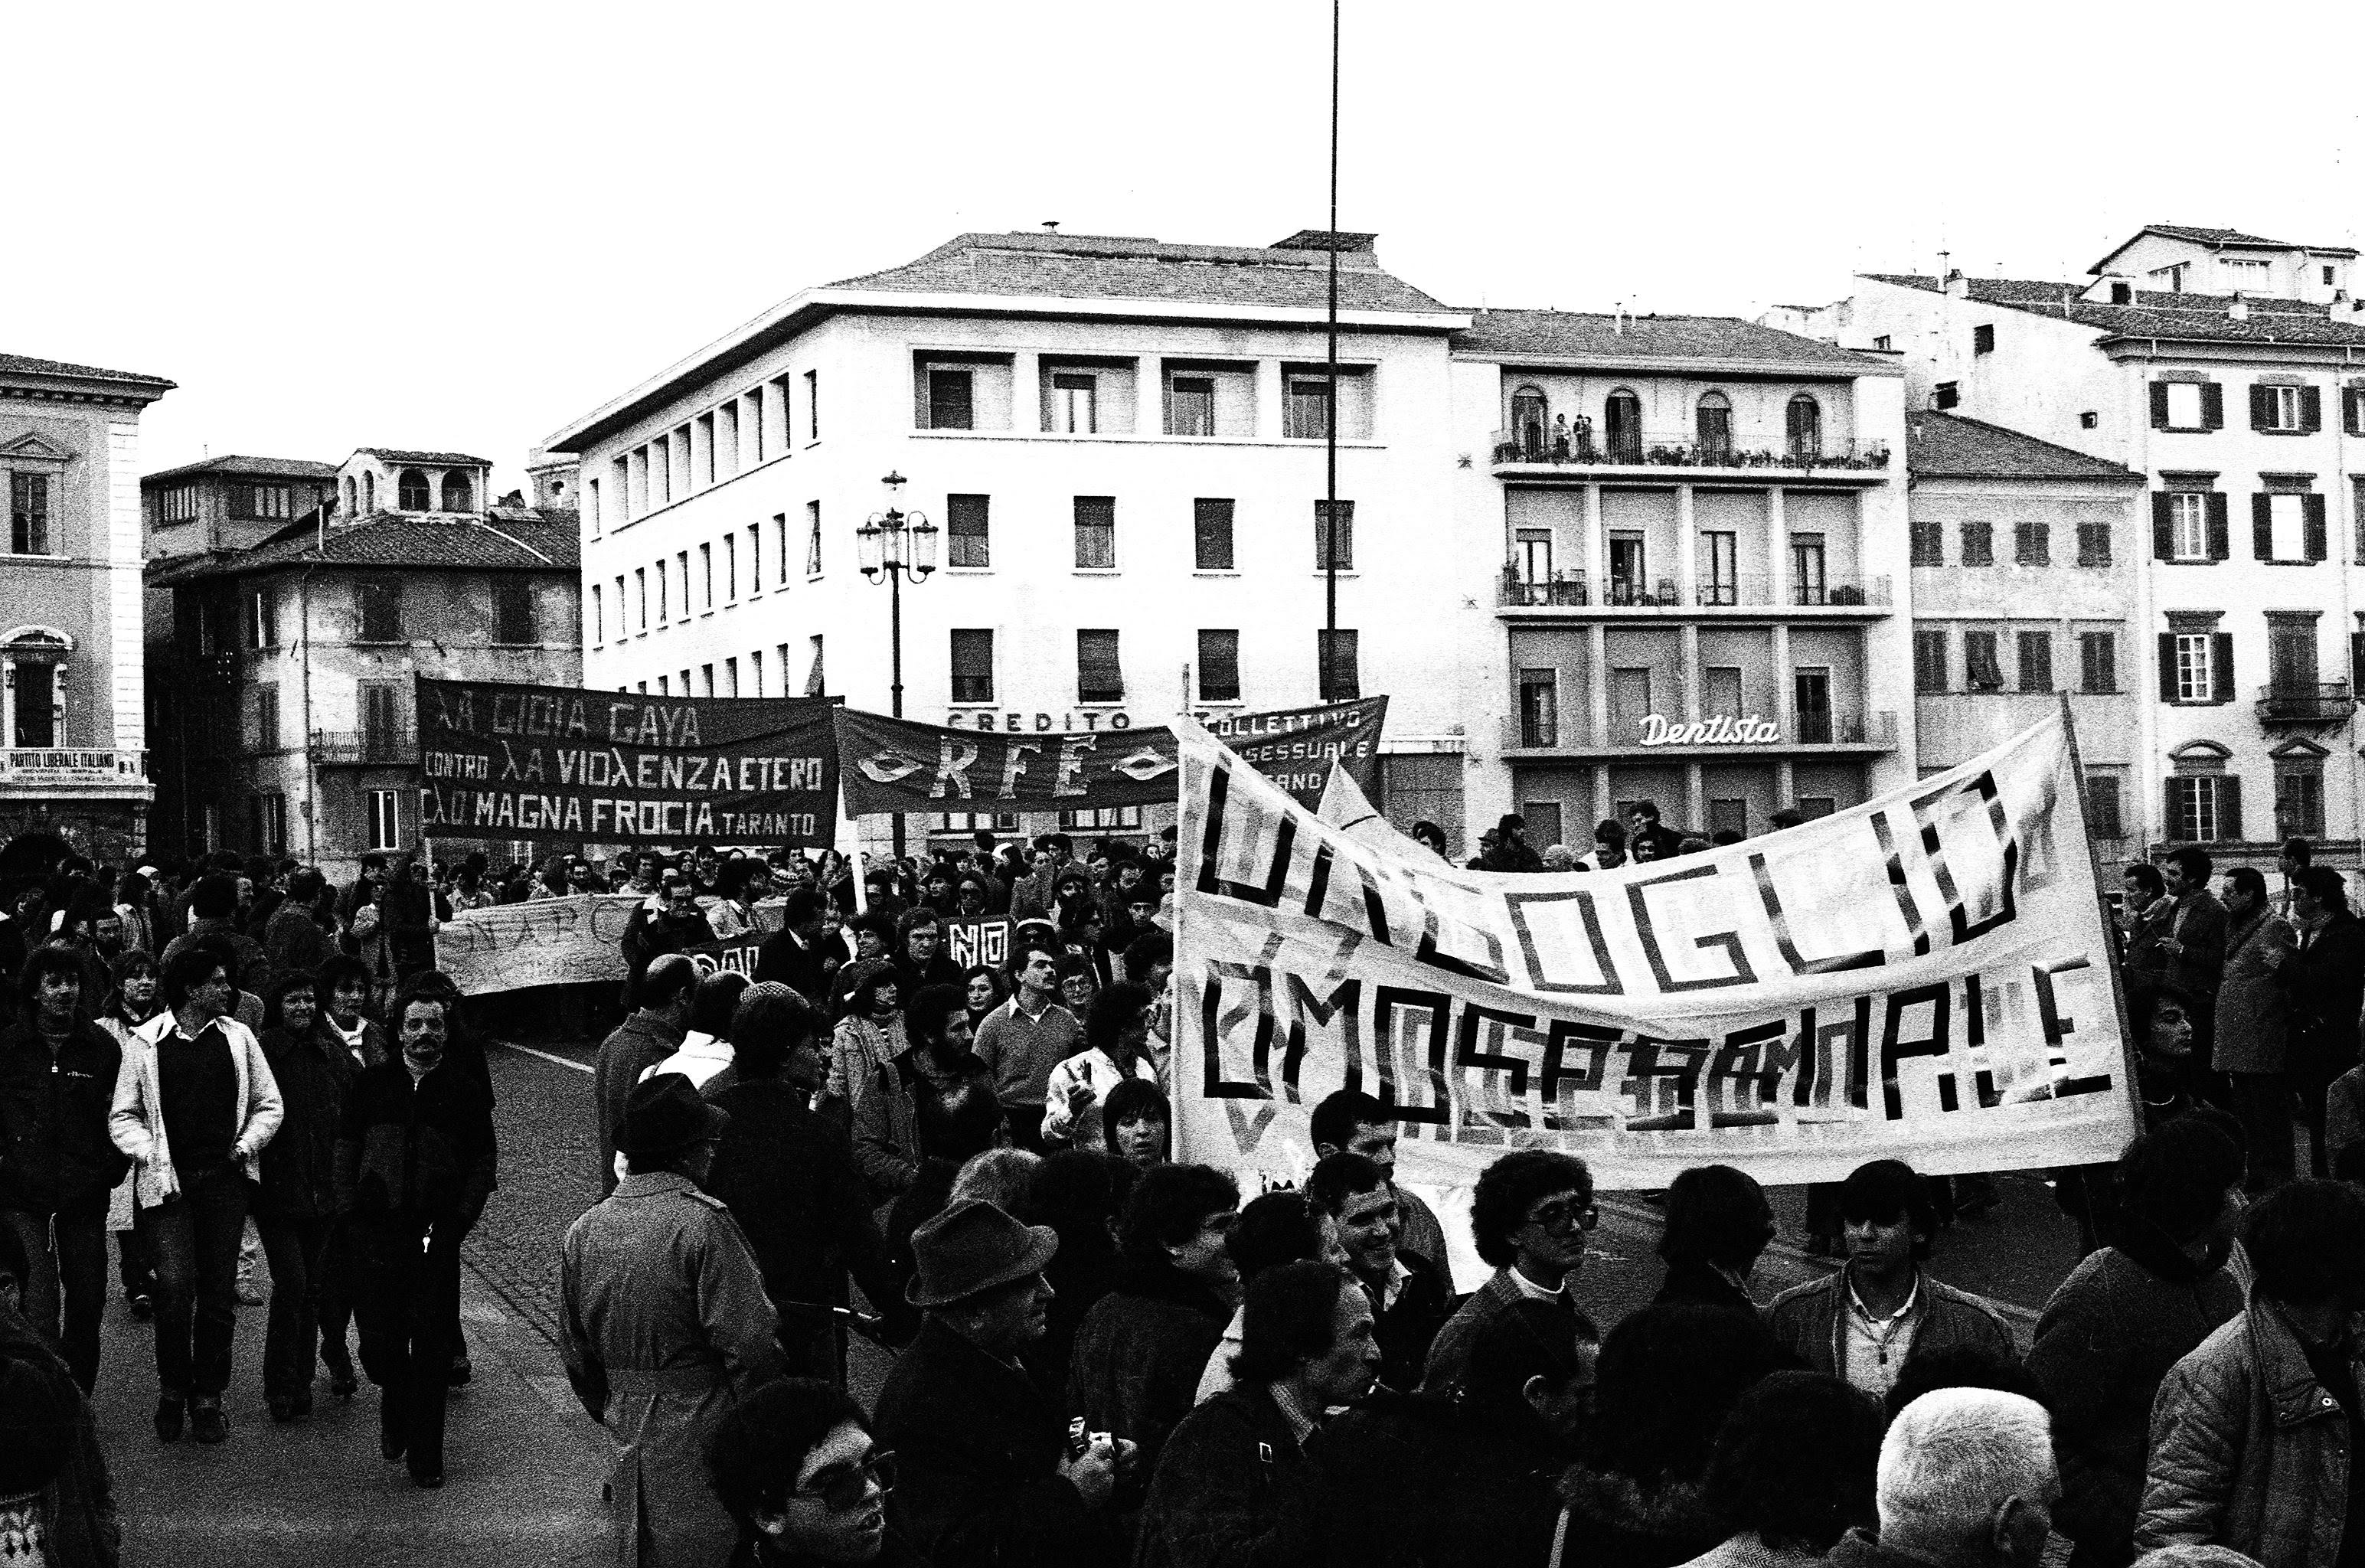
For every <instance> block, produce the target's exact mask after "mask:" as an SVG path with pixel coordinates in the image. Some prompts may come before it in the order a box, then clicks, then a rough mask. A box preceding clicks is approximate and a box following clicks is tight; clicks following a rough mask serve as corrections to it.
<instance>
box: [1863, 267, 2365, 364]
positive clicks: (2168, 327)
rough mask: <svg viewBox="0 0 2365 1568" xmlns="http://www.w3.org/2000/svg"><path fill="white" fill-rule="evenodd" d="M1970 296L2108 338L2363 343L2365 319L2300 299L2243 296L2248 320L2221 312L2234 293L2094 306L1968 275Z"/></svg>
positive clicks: (2141, 292)
mask: <svg viewBox="0 0 2365 1568" xmlns="http://www.w3.org/2000/svg"><path fill="white" fill-rule="evenodd" d="M1864 275H1865V276H1866V278H1868V279H1870V280H1871V281H1872V282H1874V283H1886V284H1894V285H1896V286H1898V287H1900V288H1919V289H1924V290H1927V291H1928V292H1930V293H1933V294H1936V293H1941V292H1943V290H1942V289H1941V287H1940V286H1939V283H1938V280H1937V279H1936V278H1934V277H1917V276H1913V275H1911V274H1900V273H1866V274H1864ZM1966 282H1967V284H1968V286H1969V295H1970V298H1971V299H1972V300H1974V301H1975V302H1977V303H1978V304H1982V305H1994V306H2000V307H2002V308H2006V309H2011V310H2026V311H2029V312H2031V313H2033V314H2034V315H2039V316H2050V317H2053V318H2055V319H2058V320H2064V321H2074V322H2076V323H2077V324H2078V325H2079V326H2081V327H2091V328H2093V329H2095V330H2098V331H2101V332H2102V333H2104V334H2105V335H2106V336H2109V337H2113V338H2169V339H2175V340H2179V341H2181V342H2227V343H2275V344H2283V343H2292V344H2311V343H2314V344H2329V345H2333V346H2336V347H2337V346H2342V345H2347V344H2358V345H2365V317H2350V318H2349V319H2348V320H2345V321H2336V320H2334V319H2332V314H2331V309H2330V308H2329V307H2328V306H2323V305H2312V304H2310V303H2308V302H2307V301H2306V300H2304V299H2258V298H2251V297H2245V298H2244V299H2243V301H2242V303H2243V304H2245V305H2247V306H2248V307H2249V310H2250V319H2248V320H2247V321H2236V320H2235V319H2232V317H2230V316H2229V315H2227V314H2226V312H2227V311H2229V310H2231V309H2232V308H2233V307H2234V303H2235V301H2234V297H2233V296H2231V295H2224V294H2161V293H2158V292H2156V291H2154V290H2151V289H2135V290H2134V291H2133V292H2132V294H2131V295H2130V297H2129V302H2128V303H2127V304H2124V305H2097V304H2094V303H2092V302H2090V301H2088V300H2084V299H2080V298H2079V295H2080V294H2082V293H2083V292H2084V290H2083V289H2082V288H2081V287H2079V286H2078V285H2076V284H2068V283H2046V282H2042V281H2037V280H2032V279H2022V278H1980V277H1975V278H1969V279H1967V280H1966Z"/></svg>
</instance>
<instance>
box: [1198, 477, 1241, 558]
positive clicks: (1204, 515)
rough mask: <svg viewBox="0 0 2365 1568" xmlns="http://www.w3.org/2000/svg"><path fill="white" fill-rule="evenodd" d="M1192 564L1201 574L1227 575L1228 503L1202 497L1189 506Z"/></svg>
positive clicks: (1229, 530) (1229, 527)
mask: <svg viewBox="0 0 2365 1568" xmlns="http://www.w3.org/2000/svg"><path fill="white" fill-rule="evenodd" d="M1191 548H1192V564H1193V565H1194V566H1195V567H1196V568H1197V569H1198V570H1200V571H1203V572H1228V571H1232V570H1234V569H1235V568H1234V566H1233V565H1232V503H1231V502H1230V501H1229V500H1228V499H1226V498H1218V497H1208V496H1202V497H1200V498H1198V499H1197V500H1195V501H1193V502H1192V503H1191Z"/></svg>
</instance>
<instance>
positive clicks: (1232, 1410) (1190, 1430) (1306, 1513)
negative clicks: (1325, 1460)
mask: <svg viewBox="0 0 2365 1568" xmlns="http://www.w3.org/2000/svg"><path fill="white" fill-rule="evenodd" d="M1318 1484H1319V1473H1318V1472H1317V1471H1316V1469H1315V1467H1314V1462H1313V1461H1312V1460H1310V1459H1308V1458H1307V1457H1306V1454H1305V1452H1304V1451H1303V1450H1300V1449H1299V1448H1298V1446H1297V1439H1296V1437H1295V1434H1294V1433H1292V1432H1291V1430H1290V1427H1289V1418H1288V1417H1285V1416H1283V1414H1282V1413H1281V1407H1280V1406H1277V1405H1275V1404H1274V1403H1273V1402H1272V1393H1271V1392H1270V1391H1269V1390H1267V1389H1264V1388H1230V1389H1226V1390H1225V1391H1224V1392H1223V1393H1221V1394H1216V1396H1215V1397H1214V1398H1213V1399H1210V1400H1208V1401H1207V1402H1206V1403H1205V1405H1202V1406H1199V1407H1198V1408H1197V1409H1195V1410H1194V1411H1192V1412H1191V1414H1190V1415H1189V1416H1187V1417H1184V1418H1183V1424H1182V1425H1181V1426H1179V1427H1177V1428H1174V1435H1173V1436H1172V1437H1171V1438H1170V1439H1168V1440H1167V1444H1166V1455H1165V1459H1164V1461H1163V1462H1161V1463H1160V1465H1159V1467H1158V1471H1157V1473H1156V1474H1155V1475H1153V1476H1152V1477H1151V1478H1150V1483H1149V1503H1148V1504H1147V1505H1145V1506H1144V1507H1143V1508H1142V1511H1141V1529H1140V1534H1139V1537H1138V1545H1137V1546H1136V1548H1135V1550H1134V1556H1133V1563H1134V1568H1299V1565H1300V1564H1302V1563H1307V1562H1313V1561H1315V1551H1316V1550H1317V1547H1318V1545H1319V1544H1320V1540H1319V1531H1318V1529H1317V1519H1318V1518H1319V1515H1318V1512H1317V1503H1316V1494H1317V1486H1318Z"/></svg>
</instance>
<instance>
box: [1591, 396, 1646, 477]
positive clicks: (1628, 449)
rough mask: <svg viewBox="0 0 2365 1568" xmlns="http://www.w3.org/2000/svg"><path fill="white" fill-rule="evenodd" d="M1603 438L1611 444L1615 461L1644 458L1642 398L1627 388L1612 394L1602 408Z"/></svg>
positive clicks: (1611, 460)
mask: <svg viewBox="0 0 2365 1568" xmlns="http://www.w3.org/2000/svg"><path fill="white" fill-rule="evenodd" d="M1602 414H1603V418H1602V420H1601V427H1602V431H1601V433H1602V439H1603V440H1604V441H1606V442H1608V445H1609V461H1610V462H1612V463H1640V462H1642V398H1638V397H1636V396H1635V395H1634V394H1633V393H1631V392H1629V391H1628V390H1626V389H1625V388H1624V387H1622V386H1621V387H1620V388H1619V389H1618V390H1617V391H1615V392H1612V393H1611V394H1609V403H1608V407H1607V408H1605V409H1603V410H1602Z"/></svg>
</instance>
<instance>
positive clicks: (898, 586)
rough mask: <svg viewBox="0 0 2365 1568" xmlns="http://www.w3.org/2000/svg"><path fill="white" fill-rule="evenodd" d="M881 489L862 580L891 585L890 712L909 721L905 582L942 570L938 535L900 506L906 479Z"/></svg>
mask: <svg viewBox="0 0 2365 1568" xmlns="http://www.w3.org/2000/svg"><path fill="white" fill-rule="evenodd" d="M904 483H905V481H904V478H903V476H902V475H901V474H889V475H888V476H886V477H885V478H884V479H881V480H880V484H882V485H884V486H886V487H887V505H886V508H885V510H881V511H875V512H872V513H871V514H870V517H869V521H866V522H865V523H863V525H862V526H861V527H860V528H857V529H856V530H855V531H854V543H855V546H856V558H857V560H858V561H860V563H861V565H862V575H863V576H864V577H868V578H869V580H870V581H871V582H872V583H873V584H874V585H875V584H876V583H877V582H878V581H879V579H880V577H882V576H883V577H885V578H886V579H887V588H888V596H887V604H888V610H887V626H888V649H889V653H888V657H889V661H890V667H891V672H892V675H891V685H890V686H889V688H888V696H889V699H890V704H891V706H890V711H891V712H892V713H893V714H894V715H895V717H897V718H899V719H900V718H902V716H903V577H904V575H905V574H906V573H909V574H910V575H911V578H912V580H913V582H914V583H922V582H925V581H926V580H927V578H928V574H929V573H931V572H933V571H935V570H936V533H937V529H936V524H935V523H933V522H930V521H928V515H927V513H925V512H921V511H905V510H902V508H900V507H898V506H897V505H896V504H895V499H896V495H895V493H896V491H898V490H900V489H901V488H902V487H903V485H904ZM895 857H896V858H897V859H899V860H900V859H902V857H903V813H902V812H896V813H895Z"/></svg>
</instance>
